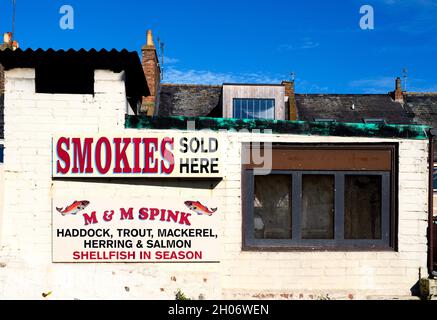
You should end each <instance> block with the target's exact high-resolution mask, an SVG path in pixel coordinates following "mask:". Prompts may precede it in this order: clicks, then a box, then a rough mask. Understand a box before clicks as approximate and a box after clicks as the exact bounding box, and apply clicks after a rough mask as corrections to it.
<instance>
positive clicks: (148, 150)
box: [143, 138, 158, 173]
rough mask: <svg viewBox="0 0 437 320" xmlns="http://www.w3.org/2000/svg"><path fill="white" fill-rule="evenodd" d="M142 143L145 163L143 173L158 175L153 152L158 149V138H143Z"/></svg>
mask: <svg viewBox="0 0 437 320" xmlns="http://www.w3.org/2000/svg"><path fill="white" fill-rule="evenodd" d="M143 143H144V150H145V161H146V163H145V165H144V169H143V173H158V165H157V160H156V159H155V151H156V150H157V149H158V138H144V139H143ZM150 162H152V164H151V163H150Z"/></svg>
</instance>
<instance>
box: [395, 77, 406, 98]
mask: <svg viewBox="0 0 437 320" xmlns="http://www.w3.org/2000/svg"><path fill="white" fill-rule="evenodd" d="M393 95H394V100H395V101H396V102H400V103H403V102H404V93H403V92H402V83H401V78H399V77H397V78H396V89H395V91H394V92H393Z"/></svg>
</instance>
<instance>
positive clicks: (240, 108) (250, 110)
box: [233, 98, 275, 119]
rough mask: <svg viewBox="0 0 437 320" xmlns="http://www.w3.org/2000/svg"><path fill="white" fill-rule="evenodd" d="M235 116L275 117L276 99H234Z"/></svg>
mask: <svg viewBox="0 0 437 320" xmlns="http://www.w3.org/2000/svg"><path fill="white" fill-rule="evenodd" d="M233 117H234V118H240V119H274V118H275V100H274V99H240V98H239V99H234V100H233Z"/></svg>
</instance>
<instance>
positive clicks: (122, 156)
mask: <svg viewBox="0 0 437 320" xmlns="http://www.w3.org/2000/svg"><path fill="white" fill-rule="evenodd" d="M121 141H122V140H121V138H114V143H115V168H114V173H122V172H123V173H130V172H132V168H131V167H130V165H129V160H128V158H127V156H126V150H127V148H128V147H129V144H130V142H131V139H130V138H123V143H124V147H123V149H121V150H120V147H121ZM121 162H123V164H124V167H123V170H122V169H121Z"/></svg>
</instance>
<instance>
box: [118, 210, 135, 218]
mask: <svg viewBox="0 0 437 320" xmlns="http://www.w3.org/2000/svg"><path fill="white" fill-rule="evenodd" d="M120 211H121V218H120V220H126V219H127V220H133V219H134V212H133V211H134V208H129V209H128V211H126V209H124V208H121V209H120Z"/></svg>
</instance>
